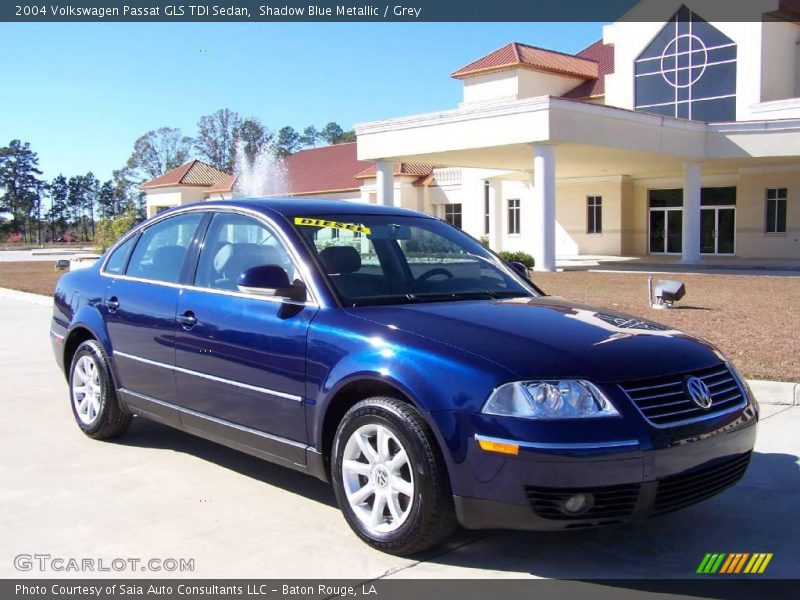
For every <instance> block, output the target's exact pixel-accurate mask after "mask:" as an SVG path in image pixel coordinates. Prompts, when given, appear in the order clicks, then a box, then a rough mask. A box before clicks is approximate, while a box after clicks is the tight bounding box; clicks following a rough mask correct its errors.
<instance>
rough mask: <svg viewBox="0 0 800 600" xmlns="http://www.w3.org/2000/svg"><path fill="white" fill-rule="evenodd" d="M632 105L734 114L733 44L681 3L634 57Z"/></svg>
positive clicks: (687, 115) (709, 116)
mask: <svg viewBox="0 0 800 600" xmlns="http://www.w3.org/2000/svg"><path fill="white" fill-rule="evenodd" d="M635 73H636V75H635V77H636V110H640V111H644V112H650V113H657V114H660V115H666V116H669V117H678V118H681V119H692V120H695V121H733V120H735V119H736V44H735V43H734V42H733V40H731V39H730V38H729V37H727V36H726V35H724V34H723V33H722V32H720V31H719V30H718V29H717V28H716V27H713V26H712V25H711V24H709V23H708V22H707V21H705V20H703V19H702V18H700V17H699V16H697V14H695V13H694V12H692V11H691V10H689V9H688V8H686V7H685V6H682V7H681V8H680V9H679V10H678V12H677V13H675V16H674V17H672V19H670V20H669V22H668V23H667V25H666V26H665V27H664V28H663V29H662V30H661V32H660V33H659V34H658V35H657V36H656V37H655V38H654V39H653V41H652V42H651V43H650V45H649V46H647V48H645V50H644V52H642V53H641V54H640V55H639V57H638V58H637V59H636V68H635Z"/></svg>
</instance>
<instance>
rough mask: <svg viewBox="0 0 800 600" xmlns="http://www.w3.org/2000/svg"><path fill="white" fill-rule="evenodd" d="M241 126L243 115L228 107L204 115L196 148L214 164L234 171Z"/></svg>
mask: <svg viewBox="0 0 800 600" xmlns="http://www.w3.org/2000/svg"><path fill="white" fill-rule="evenodd" d="M241 128H242V117H241V116H239V113H237V112H234V111H232V110H230V109H228V108H222V109H220V110H218V111H216V112H214V113H212V114H210V115H204V116H202V117H200V120H199V121H198V122H197V139H195V142H194V147H195V150H196V151H197V152H198V153H199V154H200V156H201V157H202V158H204V159H205V160H206V161H207V162H208V163H209V164H211V165H212V166H214V167H216V168H217V169H220V170H222V171H227V172H228V173H233V168H234V166H235V162H236V146H237V144H238V142H239V135H240V133H241Z"/></svg>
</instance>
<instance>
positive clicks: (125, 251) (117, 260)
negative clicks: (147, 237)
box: [105, 235, 137, 275]
mask: <svg viewBox="0 0 800 600" xmlns="http://www.w3.org/2000/svg"><path fill="white" fill-rule="evenodd" d="M136 237H137V236H135V235H134V236H132V237H131V238H130V239H129V240H127V241H126V242H125V243H123V244H121V245H120V246H118V247H117V248H116V250H114V252H112V253H111V256H109V257H108V261H106V268H105V272H106V273H111V274H113V275H121V274H122V273H123V271H124V270H125V263H126V262H127V261H128V255H129V254H130V253H131V248H133V245H134V244H135V243H136Z"/></svg>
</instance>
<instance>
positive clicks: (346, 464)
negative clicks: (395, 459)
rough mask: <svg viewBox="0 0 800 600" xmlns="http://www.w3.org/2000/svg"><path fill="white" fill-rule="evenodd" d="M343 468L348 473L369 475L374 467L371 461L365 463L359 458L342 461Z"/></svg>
mask: <svg viewBox="0 0 800 600" xmlns="http://www.w3.org/2000/svg"><path fill="white" fill-rule="evenodd" d="M342 469H343V470H344V471H347V472H348V473H357V474H359V475H367V476H369V474H370V473H371V472H372V467H371V466H370V464H369V463H364V462H361V461H359V460H345V461H342Z"/></svg>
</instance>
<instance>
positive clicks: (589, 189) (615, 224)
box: [556, 181, 622, 256]
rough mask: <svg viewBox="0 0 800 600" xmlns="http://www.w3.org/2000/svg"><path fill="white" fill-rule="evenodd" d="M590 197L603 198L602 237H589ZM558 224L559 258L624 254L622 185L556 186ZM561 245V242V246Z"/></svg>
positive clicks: (599, 182)
mask: <svg viewBox="0 0 800 600" xmlns="http://www.w3.org/2000/svg"><path fill="white" fill-rule="evenodd" d="M588 196H601V197H602V199H603V200H602V225H603V227H602V233H597V234H590V233H587V227H588V222H587V210H586V201H587V197H588ZM556 221H557V222H558V224H559V225H560V227H561V231H562V236H566V239H565V238H563V237H562V239H561V240H557V244H556V254H557V255H559V256H569V255H576V254H611V255H616V254H620V253H621V252H622V182H621V181H613V182H609V181H597V182H587V183H578V184H575V183H571V184H563V183H562V184H557V185H556ZM558 242H561V243H560V244H559V243H558Z"/></svg>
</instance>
